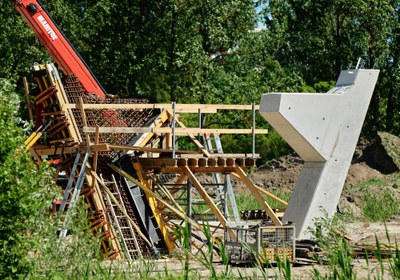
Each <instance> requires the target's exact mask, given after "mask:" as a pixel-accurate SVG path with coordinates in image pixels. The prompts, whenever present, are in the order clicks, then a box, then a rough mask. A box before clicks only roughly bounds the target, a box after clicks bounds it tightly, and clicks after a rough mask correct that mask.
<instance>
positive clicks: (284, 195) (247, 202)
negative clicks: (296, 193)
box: [236, 190, 291, 212]
mask: <svg viewBox="0 0 400 280" xmlns="http://www.w3.org/2000/svg"><path fill="white" fill-rule="evenodd" d="M271 193H272V194H273V195H275V196H277V197H279V198H280V199H282V200H284V201H289V199H290V195H291V192H289V191H281V190H273V191H271ZM263 197H264V199H265V201H266V202H267V203H268V204H269V205H270V206H271V208H273V209H275V208H282V205H281V204H279V203H278V202H276V201H274V200H272V199H270V198H268V197H266V196H263ZM236 204H237V207H238V209H239V212H240V211H243V210H257V209H261V208H262V207H261V205H260V203H259V202H258V200H257V199H256V198H255V197H254V195H252V194H251V193H248V192H241V193H238V194H237V195H236Z"/></svg>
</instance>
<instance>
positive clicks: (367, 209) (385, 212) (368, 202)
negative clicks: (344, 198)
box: [361, 190, 400, 222]
mask: <svg viewBox="0 0 400 280" xmlns="http://www.w3.org/2000/svg"><path fill="white" fill-rule="evenodd" d="M361 209H362V211H363V215H364V217H365V218H366V219H368V220H370V221H382V222H383V221H387V220H388V219H390V218H391V217H393V216H397V215H398V214H399V213H400V206H399V204H398V201H397V199H396V198H395V197H394V196H393V193H392V192H391V191H390V190H385V191H384V192H383V193H379V194H372V193H371V192H370V191H367V192H366V193H365V195H364V197H363V202H362V205H361Z"/></svg>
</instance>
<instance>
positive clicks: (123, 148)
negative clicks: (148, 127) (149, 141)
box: [108, 145, 200, 154]
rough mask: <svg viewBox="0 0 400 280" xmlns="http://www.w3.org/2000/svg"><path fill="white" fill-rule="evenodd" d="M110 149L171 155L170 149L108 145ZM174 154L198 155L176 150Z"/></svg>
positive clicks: (194, 152) (192, 152)
mask: <svg viewBox="0 0 400 280" xmlns="http://www.w3.org/2000/svg"><path fill="white" fill-rule="evenodd" d="M108 147H109V148H110V149H115V150H125V151H139V152H151V153H172V150H170V149H159V148H149V147H135V146H120V145H108ZM175 153H176V154H200V153H199V152H196V151H186V150H176V151H175Z"/></svg>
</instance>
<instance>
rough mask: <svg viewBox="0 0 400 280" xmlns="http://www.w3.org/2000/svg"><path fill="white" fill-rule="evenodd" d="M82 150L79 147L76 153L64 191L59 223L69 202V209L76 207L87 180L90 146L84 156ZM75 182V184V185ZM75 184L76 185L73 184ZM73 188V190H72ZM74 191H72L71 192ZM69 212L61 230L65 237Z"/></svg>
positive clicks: (62, 235) (60, 236)
mask: <svg viewBox="0 0 400 280" xmlns="http://www.w3.org/2000/svg"><path fill="white" fill-rule="evenodd" d="M81 155H82V151H81V149H79V150H78V151H77V153H76V155H75V159H74V163H73V165H72V169H71V174H70V175H69V178H68V183H67V186H66V188H65V191H64V196H63V199H62V201H61V205H60V209H59V211H58V213H59V214H58V215H59V216H58V219H57V224H60V222H61V218H62V216H63V213H64V210H65V207H66V205H67V202H68V201H69V210H72V209H74V208H75V207H76V203H77V201H78V198H79V194H80V193H81V190H82V186H83V182H84V180H85V170H86V164H87V162H88V159H89V155H90V146H88V147H87V148H86V152H85V154H84V156H83V158H82V156H81ZM74 183H75V185H74ZM73 185H74V186H73ZM72 188H73V191H72V190H71V189H72ZM71 191H72V193H71ZM68 213H69V211H68V212H67V213H66V214H65V218H64V222H63V226H62V230H61V232H60V235H59V238H63V237H65V236H66V235H67V232H68V228H67V226H68V225H67V223H68Z"/></svg>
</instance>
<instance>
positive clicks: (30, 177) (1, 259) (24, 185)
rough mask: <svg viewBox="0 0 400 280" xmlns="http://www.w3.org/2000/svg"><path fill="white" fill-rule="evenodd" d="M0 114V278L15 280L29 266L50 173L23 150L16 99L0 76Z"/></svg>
mask: <svg viewBox="0 0 400 280" xmlns="http://www.w3.org/2000/svg"><path fill="white" fill-rule="evenodd" d="M0 115H1V118H0V130H1V131H2V133H1V135H0V161H1V162H2V164H1V166H0V201H1V203H0V278H2V279H8V278H10V279H14V278H15V277H16V276H18V277H24V275H26V274H27V273H28V272H29V269H30V267H31V260H30V259H29V257H28V254H29V252H30V251H31V250H32V249H33V248H34V244H32V243H31V242H30V240H29V238H27V236H29V234H30V229H34V228H35V227H37V225H38V224H39V223H40V222H41V215H42V214H43V213H44V211H46V209H47V208H48V207H50V205H51V197H52V194H54V191H53V188H52V186H53V183H52V174H53V173H52V171H51V170H50V168H49V166H48V165H47V164H46V163H43V164H41V165H40V166H38V165H37V164H34V163H33V162H32V160H31V159H30V156H29V155H28V154H27V153H24V152H23V133H22V130H21V128H20V127H19V125H20V121H21V120H20V118H19V100H18V96H17V95H16V94H15V92H14V87H13V86H12V85H11V83H10V82H9V81H7V80H5V79H0Z"/></svg>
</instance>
